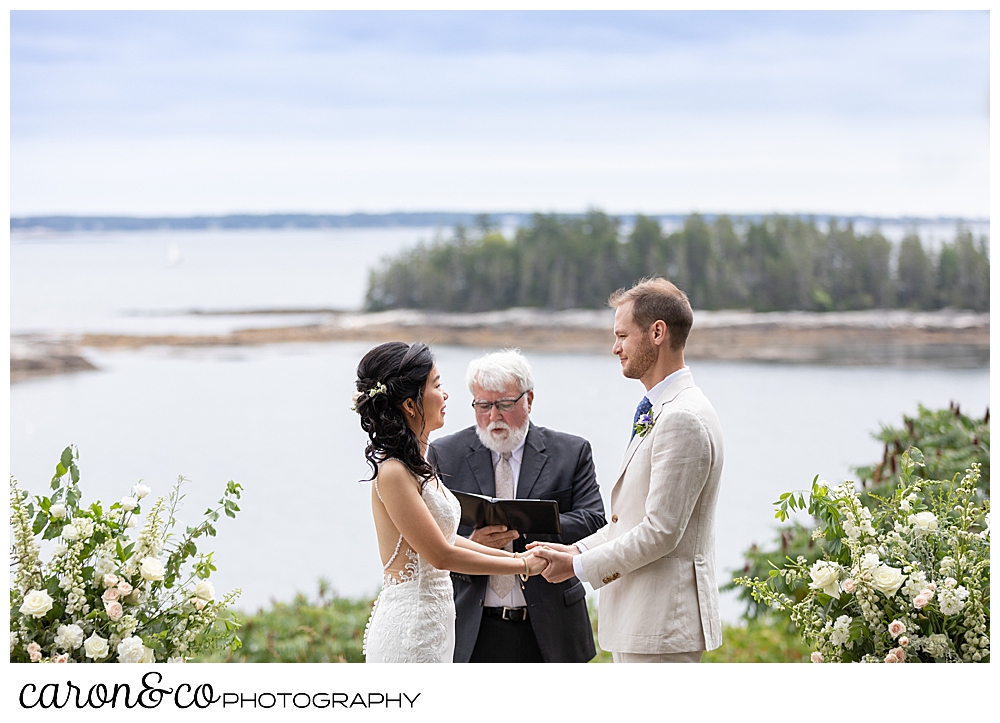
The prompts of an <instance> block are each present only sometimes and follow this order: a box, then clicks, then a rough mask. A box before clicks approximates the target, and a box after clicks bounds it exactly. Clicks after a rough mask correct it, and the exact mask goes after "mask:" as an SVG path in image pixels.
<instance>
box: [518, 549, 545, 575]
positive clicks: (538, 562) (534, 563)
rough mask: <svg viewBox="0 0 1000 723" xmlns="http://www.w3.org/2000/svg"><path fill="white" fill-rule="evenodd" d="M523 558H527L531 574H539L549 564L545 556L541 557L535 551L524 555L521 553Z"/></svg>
mask: <svg viewBox="0 0 1000 723" xmlns="http://www.w3.org/2000/svg"><path fill="white" fill-rule="evenodd" d="M521 559H522V560H526V561H527V563H528V575H529V576H530V575H537V574H539V573H540V572H541V571H542V570H544V569H545V568H546V567H547V566H548V564H549V561H548V560H546V559H545V558H543V557H539V556H538V555H536V554H534V553H533V552H527V553H524V554H523V555H521Z"/></svg>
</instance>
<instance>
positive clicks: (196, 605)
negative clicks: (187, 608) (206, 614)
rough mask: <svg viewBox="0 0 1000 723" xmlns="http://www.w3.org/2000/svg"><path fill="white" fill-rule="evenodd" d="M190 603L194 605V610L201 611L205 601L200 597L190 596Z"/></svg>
mask: <svg viewBox="0 0 1000 723" xmlns="http://www.w3.org/2000/svg"><path fill="white" fill-rule="evenodd" d="M191 604H192V605H194V608H195V610H198V611H201V610H204V609H205V601H204V600H202V599H201V598H200V597H193V598H191Z"/></svg>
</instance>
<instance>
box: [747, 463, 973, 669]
mask: <svg viewBox="0 0 1000 723" xmlns="http://www.w3.org/2000/svg"><path fill="white" fill-rule="evenodd" d="M923 461H924V455H923V454H922V453H921V451H920V450H919V449H916V448H910V449H909V450H907V451H906V452H904V453H903V455H902V457H901V458H900V470H899V483H898V485H896V487H895V488H894V489H893V490H892V494H891V495H889V496H886V497H882V496H879V495H875V494H869V501H870V502H871V503H872V504H871V506H870V507H869V506H866V505H865V504H864V503H863V501H862V500H861V499H860V496H859V494H858V492H857V490H856V489H855V486H854V483H853V482H851V481H847V482H845V483H844V484H842V485H839V486H837V487H834V488H830V487H828V486H827V485H826V484H825V483H820V482H819V481H818V480H816V479H814V480H813V485H812V489H811V490H810V491H809V492H808V499H806V498H805V495H804V494H802V493H797V494H796V493H786V494H784V495H782V496H781V499H780V500H779V502H778V503H776V504H777V505H778V514H779V516H782V517H784V516H786V515H787V513H788V511H789V510H795V509H808V511H809V513H810V514H812V515H813V516H814V517H815V518H816V519H817V520H818V522H819V526H818V528H817V529H816V531H815V532H814V533H813V537H814V538H816V539H823V540H825V541H826V543H827V544H826V545H824V554H823V557H822V559H821V560H817V561H815V562H813V563H812V564H810V562H809V561H808V560H806V559H805V558H804V557H800V558H797V559H795V560H789V561H788V563H787V564H785V565H783V566H781V567H778V568H775V569H773V570H771V571H770V572H769V577H768V578H766V579H764V580H762V579H760V578H737V580H736V581H735V582H736V583H738V584H741V585H744V586H746V587H747V589H749V590H750V591H751V594H752V595H753V597H754V599H755V600H757V601H758V602H759V603H762V604H766V605H770V606H772V607H775V608H778V609H780V610H782V611H784V612H785V613H786V614H788V616H789V618H790V620H791V623H792V625H793V626H794V627H795V628H796V629H797V630H798V631H799V632H800V633H801V635H802V636H803V638H805V639H806V640H808V641H809V642H810V643H812V644H813V645H814V646H815V647H816V650H815V651H814V652H813V653H812V655H811V659H812V660H813V662H817V663H822V662H835V661H836V662H840V661H843V662H886V663H902V662H989V660H990V643H989V637H988V634H989V630H990V516H989V511H990V506H989V501H988V500H985V499H983V495H982V494H981V490H980V489H979V488H978V483H979V473H980V470H979V465H978V464H973V465H972V467H971V469H969V470H967V471H966V473H965V475H963V476H962V477H961V478H959V476H958V475H956V476H955V477H954V478H953V479H951V480H929V479H926V478H925V477H923V476H922V475H921V474H920V473H919V470H920V468H921V467H923ZM779 579H780V580H781V581H782V582H781V584H782V586H784V587H786V588H791V589H792V590H802V591H803V594H802V595H798V596H795V597H793V596H790V595H786V594H784V593H783V592H781V591H779V590H777V589H776V588H777V586H776V585H775V584H773V583H774V581H777V580H779Z"/></svg>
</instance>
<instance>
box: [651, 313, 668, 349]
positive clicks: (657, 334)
mask: <svg viewBox="0 0 1000 723" xmlns="http://www.w3.org/2000/svg"><path fill="white" fill-rule="evenodd" d="M649 337H650V341H652V342H653V344H655V345H656V346H663V345H664V344H666V345H667V348H668V349H669V348H670V329H668V328H667V323H666V322H665V321H663V320H662V319H657V320H656V321H654V322H653V325H652V326H650V327H649Z"/></svg>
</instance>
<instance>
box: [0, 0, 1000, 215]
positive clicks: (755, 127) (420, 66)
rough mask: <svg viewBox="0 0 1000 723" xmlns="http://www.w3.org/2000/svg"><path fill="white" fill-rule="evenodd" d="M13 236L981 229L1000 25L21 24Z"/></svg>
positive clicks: (277, 16)
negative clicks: (180, 222)
mask: <svg viewBox="0 0 1000 723" xmlns="http://www.w3.org/2000/svg"><path fill="white" fill-rule="evenodd" d="M10 38H11V55H10V57H11V72H10V79H11V86H10V98H11V118H10V120H11V133H10V139H11V140H10V143H11V214H12V215H14V216H23V215H41V214H56V213H66V214H78V215H109V214H115V215H117V214H122V215H144V216H149V215H170V216H179V215H180V216H183V215H192V214H223V213H280V212H308V213H350V212H357V211H363V212H370V213H379V212H390V211H426V210H442V211H473V212H479V211H486V212H502V211H561V212H579V211H582V210H584V209H586V208H588V207H596V208H599V209H602V210H605V211H608V212H611V213H634V212H643V213H688V212H691V211H701V212H707V213H716V212H727V213H768V212H781V213H809V212H815V213H837V214H867V215H876V216H889V217H891V216H901V215H913V216H922V217H934V216H962V217H965V218H985V217H988V215H989V49H990V48H989V15H988V13H987V12H984V11H971V12H901V11H891V12H816V11H802V12H752V11H751V12H729V11H708V12H679V11H659V12H582V11H576V12H573V11H570V12H502V11H501V12H470V11H465V12H430V11H421V12H400V11H386V12H358V11H353V12H352V11H328V12H251V11H242V12H241V11H235V12H117V11H115V12H108V11H105V12H68V11H50V12H25V11H16V12H11V23H10Z"/></svg>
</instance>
